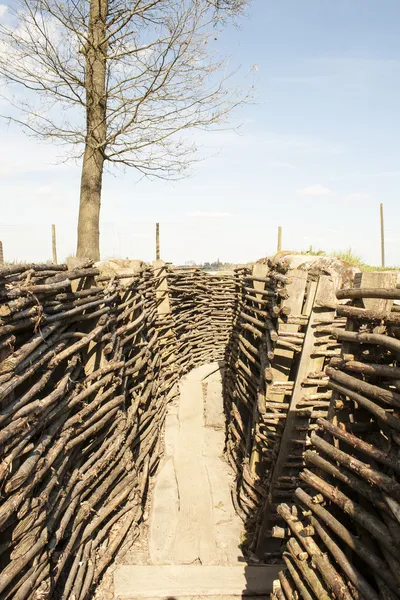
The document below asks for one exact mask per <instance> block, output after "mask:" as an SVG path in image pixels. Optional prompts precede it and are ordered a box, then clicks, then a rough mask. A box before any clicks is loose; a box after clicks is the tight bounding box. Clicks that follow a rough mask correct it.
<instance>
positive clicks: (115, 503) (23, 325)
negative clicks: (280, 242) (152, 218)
mask: <svg viewBox="0 0 400 600" xmlns="http://www.w3.org/2000/svg"><path fill="white" fill-rule="evenodd" d="M298 267H299V261H298V260H297V262H296V260H295V261H294V262H292V263H291V262H290V261H288V260H287V259H281V258H277V259H276V260H275V261H269V260H268V261H267V260H265V261H261V262H260V263H257V264H255V265H254V266H253V267H252V268H248V267H243V268H238V269H236V270H235V272H234V273H222V274H214V275H213V274H211V275H210V274H207V273H205V272H203V271H201V270H200V269H196V268H193V269H192V268H174V267H172V266H169V265H166V264H165V263H162V262H156V263H154V265H152V266H150V265H145V264H143V263H138V261H135V262H129V261H128V262H125V263H124V264H118V263H110V262H109V263H105V264H103V265H85V266H75V267H73V266H71V265H70V266H67V265H13V266H10V267H4V268H2V269H0V300H1V305H0V319H1V322H0V403H1V404H0V424H1V431H0V451H1V459H0V460H1V462H0V482H1V498H0V530H1V532H2V540H1V544H0V569H1V572H0V597H1V598H4V599H8V598H13V599H14V598H16V599H17V600H23V599H25V598H32V599H35V600H38V599H39V598H41V599H43V598H49V599H50V598H56V599H59V598H60V599H62V600H63V599H72V598H73V599H74V600H85V599H87V598H101V599H102V600H106V599H107V600H111V599H112V598H117V597H118V598H120V599H122V598H125V599H126V600H128V599H129V600H133V598H144V597H147V598H150V597H154V598H161V597H169V598H172V597H173V598H187V597H209V598H210V597H220V596H222V597H225V598H230V597H232V598H234V597H238V596H258V597H260V596H262V597H264V598H267V597H269V596H270V597H271V599H272V600H276V599H279V600H292V599H293V598H297V597H302V598H306V599H307V600H310V598H311V599H314V598H326V599H328V598H340V599H342V598H343V599H345V600H351V599H352V598H362V597H365V598H368V600H378V598H397V597H399V596H398V589H399V581H398V573H399V572H400V569H398V566H400V565H399V564H398V562H397V556H398V551H399V547H398V544H399V542H398V540H399V539H400V536H399V535H398V533H399V531H400V530H399V522H400V518H399V515H400V510H399V506H400V505H399V502H400V492H399V489H400V484H399V483H398V480H397V478H398V473H399V472H400V467H399V464H400V462H399V452H398V448H399V447H400V442H399V433H398V432H399V431H400V426H399V422H400V421H399V420H398V413H397V409H396V407H398V406H400V395H399V394H398V392H397V391H396V389H397V387H396V386H397V383H398V379H400V371H399V368H398V366H397V357H398V353H399V352H400V342H399V341H398V331H399V329H398V308H397V305H396V301H397V300H398V299H400V294H399V291H398V289H397V275H396V274H395V273H367V274H363V276H362V277H359V276H357V275H356V276H354V272H353V271H352V270H351V269H349V268H348V267H346V266H345V265H342V264H340V265H338V264H335V265H332V264H329V263H328V262H327V261H326V260H325V261H324V259H322V260H318V261H316V262H315V263H308V264H306V265H304V264H303V265H301V267H300V268H298ZM341 288H343V289H341ZM338 290H339V291H338ZM341 302H342V304H341ZM393 407H394V408H393Z"/></svg>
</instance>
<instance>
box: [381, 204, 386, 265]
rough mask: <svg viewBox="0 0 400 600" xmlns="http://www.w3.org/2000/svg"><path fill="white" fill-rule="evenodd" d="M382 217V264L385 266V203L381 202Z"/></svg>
mask: <svg viewBox="0 0 400 600" xmlns="http://www.w3.org/2000/svg"><path fill="white" fill-rule="evenodd" d="M380 217H381V266H382V267H384V266H385V228H384V224H383V204H382V203H381V204H380Z"/></svg>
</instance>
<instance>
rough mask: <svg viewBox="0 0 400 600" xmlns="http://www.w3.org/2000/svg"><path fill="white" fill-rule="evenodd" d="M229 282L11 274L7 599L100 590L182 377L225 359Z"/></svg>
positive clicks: (0, 287) (33, 270)
mask: <svg viewBox="0 0 400 600" xmlns="http://www.w3.org/2000/svg"><path fill="white" fill-rule="evenodd" d="M166 281H167V282H168V283H169V284H170V286H171V290H170V292H168V290H166V289H165V282H166ZM232 286H233V284H232V282H231V281H230V280H229V278H225V277H221V278H220V277H217V278H208V279H207V277H206V276H205V275H204V274H202V273H201V272H195V271H194V272H189V271H184V272H180V271H176V272H175V271H174V270H173V269H169V268H166V267H165V266H160V267H159V268H157V269H153V268H152V267H148V266H144V267H143V268H142V269H141V270H140V271H139V272H138V273H136V274H134V275H132V273H131V274H129V275H126V274H124V275H118V274H112V275H104V274H101V273H100V272H99V270H98V269H97V268H93V266H91V265H89V266H87V267H85V268H80V269H77V270H72V271H71V270H70V271H68V270H67V267H66V266H53V265H50V266H49V265H24V266H15V267H10V268H2V269H1V270H0V300H1V305H0V318H1V322H0V353H1V354H0V358H1V362H0V403H1V404H0V424H1V432H0V450H1V459H0V482H1V502H0V530H1V535H2V537H1V544H0V566H1V573H0V597H1V598H4V599H6V598H13V599H15V600H22V599H24V598H30V597H33V595H34V594H35V593H37V594H39V596H37V597H41V598H45V597H46V598H75V599H76V600H78V599H81V600H84V599H85V598H88V597H91V595H92V592H93V586H95V585H96V583H97V582H98V581H99V578H100V577H101V575H102V573H103V572H104V570H105V568H106V567H107V565H108V564H109V562H110V561H111V560H112V558H113V556H114V554H115V552H116V550H117V548H118V547H119V545H120V544H121V542H122V541H123V539H124V537H125V536H126V534H127V532H128V530H130V529H131V528H132V527H133V526H134V524H135V523H137V522H139V521H140V519H141V517H142V512H143V507H144V501H145V497H146V490H147V486H148V480H149V475H150V474H151V473H153V472H154V470H155V469H156V467H157V463H158V460H159V457H160V453H161V452H162V448H161V447H160V440H161V436H160V431H161V428H162V426H163V422H164V417H165V413H166V410H167V404H168V402H169V401H170V400H171V399H172V398H173V397H174V396H175V395H176V394H177V383H178V381H179V377H180V376H182V375H183V374H184V373H185V372H187V371H188V370H190V369H191V368H193V367H194V366H197V365H199V364H202V363H203V362H210V361H211V360H218V359H219V358H221V357H223V354H224V348H225V345H226V339H227V337H228V335H229V333H228V332H229V328H230V321H229V318H227V317H228V316H229V310H226V308H225V305H223V306H221V304H224V301H223V297H222V296H221V294H224V293H225V290H226V292H227V293H228V288H229V289H231V288H232ZM169 293H170V294H171V297H170V298H169ZM166 302H167V310H165V303H166ZM169 302H170V306H168V303H169ZM225 312H227V314H225ZM115 531H116V532H117V533H114V532H115ZM110 532H113V535H112V536H110ZM82 564H83V565H84V566H85V567H84V568H78V567H79V566H80V565H82Z"/></svg>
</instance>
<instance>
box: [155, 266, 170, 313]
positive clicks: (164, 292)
mask: <svg viewBox="0 0 400 600" xmlns="http://www.w3.org/2000/svg"><path fill="white" fill-rule="evenodd" d="M153 269H154V276H155V277H159V278H160V280H159V282H158V283H157V284H156V299H157V311H158V314H159V315H167V314H169V313H170V312H171V306H170V302H169V294H168V282H167V277H166V275H167V266H166V264H165V262H164V261H163V260H153Z"/></svg>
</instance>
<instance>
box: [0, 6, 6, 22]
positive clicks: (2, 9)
mask: <svg viewBox="0 0 400 600" xmlns="http://www.w3.org/2000/svg"><path fill="white" fill-rule="evenodd" d="M6 12H7V6H6V5H5V4H0V19H1V17H4V15H5V14H6Z"/></svg>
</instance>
